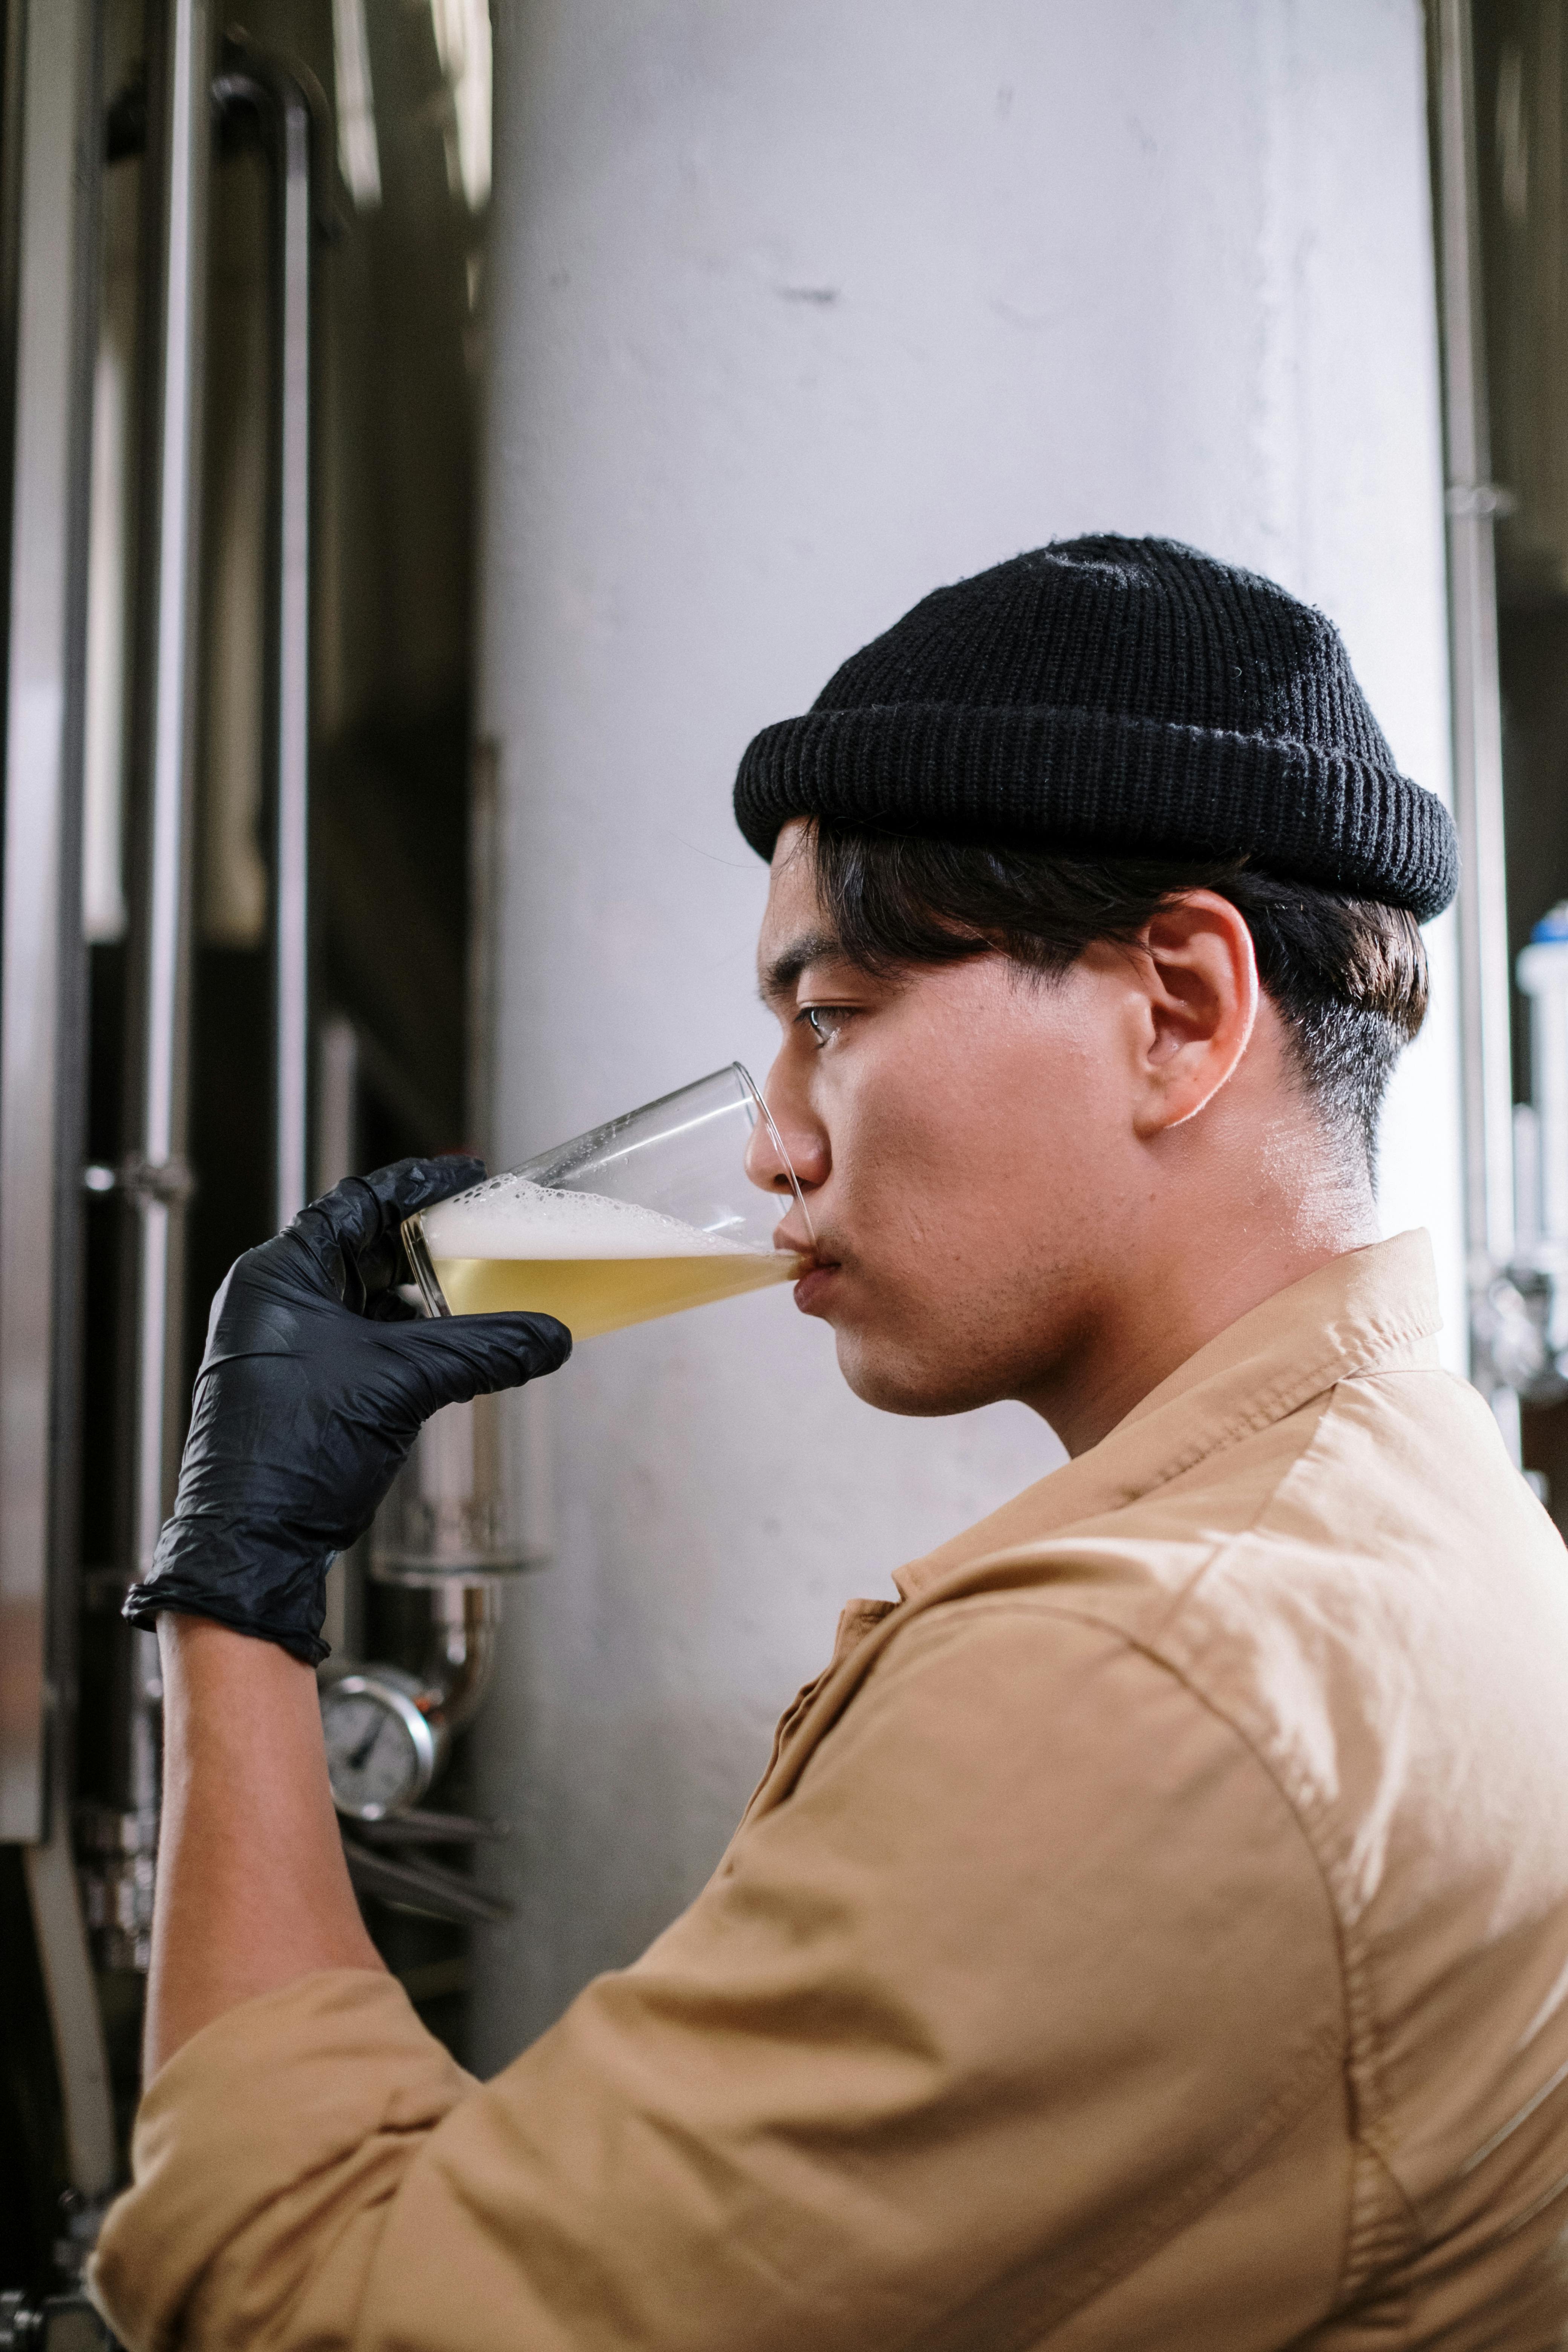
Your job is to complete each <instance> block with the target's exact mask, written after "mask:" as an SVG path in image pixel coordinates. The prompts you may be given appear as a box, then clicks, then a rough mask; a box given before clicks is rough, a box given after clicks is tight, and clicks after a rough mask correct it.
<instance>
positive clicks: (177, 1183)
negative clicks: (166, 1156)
mask: <svg viewBox="0 0 1568 2352" xmlns="http://www.w3.org/2000/svg"><path fill="white" fill-rule="evenodd" d="M81 1181H82V1187H83V1190H84V1191H86V1192H93V1193H96V1194H98V1195H99V1196H100V1198H101V1197H102V1195H103V1194H104V1193H106V1192H120V1193H122V1194H123V1195H124V1197H125V1198H126V1199H127V1200H128V1201H130V1202H132V1203H133V1204H134V1205H135V1206H136V1207H138V1208H142V1207H144V1206H145V1205H146V1204H147V1203H148V1202H156V1203H157V1205H158V1206H159V1207H160V1208H163V1209H178V1208H183V1207H184V1204H185V1202H187V1201H188V1200H189V1199H190V1198H191V1196H192V1194H193V1193H194V1192H195V1189H196V1178H195V1170H194V1169H193V1168H192V1166H191V1164H190V1162H189V1160H181V1159H179V1158H174V1159H172V1160H149V1159H146V1158H144V1157H143V1156H142V1154H140V1153H137V1152H132V1153H130V1154H129V1155H128V1156H127V1157H126V1158H125V1159H123V1160H121V1162H120V1165H119V1166H118V1167H117V1168H110V1167H109V1166H107V1165H106V1164H105V1163H104V1162H103V1161H102V1160H93V1161H92V1162H91V1163H90V1164H89V1166H88V1167H86V1168H84V1169H83V1170H82V1171H81Z"/></svg>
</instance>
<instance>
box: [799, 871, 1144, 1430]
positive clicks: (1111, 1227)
mask: <svg viewBox="0 0 1568 2352" xmlns="http://www.w3.org/2000/svg"><path fill="white" fill-rule="evenodd" d="M759 967H760V970H761V973H762V978H763V994H764V997H765V998H766V1001H767V1002H768V1003H769V1004H770V1005H771V1007H772V1008H773V1011H774V1012H775V1013H776V1014H777V1016H778V1019H779V1024H780V1026H781V1028H782V1030H783V1033H784V1039H783V1044H782V1045H781V1047H780V1050H779V1054H778V1057H777V1059H776V1061H775V1062H774V1064H773V1068H772V1070H771V1072H770V1074H769V1076H768V1082H767V1087H766V1089H765V1091H766V1095H767V1099H768V1104H769V1108H771V1110H772V1112H773V1118H774V1119H775V1120H776V1122H777V1124H778V1127H779V1129H780V1132H781V1134H782V1136H783V1138H784V1144H785V1147H786V1149H787V1150H788V1151H789V1154H790V1157H791V1159H792V1160H793V1161H794V1164H795V1170H796V1172H797V1173H798V1175H799V1177H800V1180H801V1182H802V1186H803V1188H804V1190H805V1195H806V1199H807V1202H808V1203H809V1206H810V1212H811V1219H812V1223H813V1226H814V1227H815V1230H816V1243H817V1255H818V1265H817V1266H816V1269H815V1270H814V1271H812V1272H809V1273H808V1274H807V1275H806V1276H805V1278H804V1279H803V1280H802V1282H801V1283H800V1284H799V1285H798V1286H797V1289H796V1293H795V1296H796V1299H797V1302H798V1304H799V1306H800V1307H801V1308H802V1310H803V1311H804V1312H805V1314H808V1315H816V1316H820V1317H821V1318H822V1319H823V1320H824V1321H825V1322H826V1323H830V1324H831V1325H832V1326H833V1329H834V1333H835V1336H836V1339H837V1349H838V1361H839V1365H840V1368H841V1370H843V1373H844V1376H845V1378H846V1379H847V1381H848V1382H849V1385H850V1387H851V1388H852V1389H853V1390H854V1391H855V1392H856V1393H857V1395H858V1396H862V1397H864V1398H865V1399H866V1400H867V1401H868V1402H869V1403H871V1404H875V1405H879V1406H881V1407H882V1408H883V1409H884V1410H886V1411H889V1412H907V1413H946V1412H965V1411H967V1410H969V1409H970V1408H971V1407H973V1406H975V1405H980V1404H985V1403H988V1402H992V1401H993V1400H994V1399H996V1398H999V1397H1016V1396H1020V1395H1023V1396H1027V1395H1028V1394H1029V1393H1030V1391H1038V1390H1039V1389H1040V1387H1041V1385H1042V1383H1046V1384H1048V1383H1049V1381H1050V1379H1051V1377H1052V1375H1053V1373H1055V1372H1057V1371H1058V1370H1060V1369H1061V1368H1062V1367H1063V1366H1064V1364H1065V1363H1067V1362H1068V1361H1070V1360H1071V1359H1072V1358H1073V1356H1074V1355H1075V1353H1076V1351H1077V1349H1078V1346H1079V1341H1080V1339H1081V1336H1082V1335H1083V1333H1084V1332H1085V1331H1086V1330H1087V1329H1088V1328H1089V1326H1090V1325H1092V1324H1093V1323H1094V1321H1095V1319H1096V1318H1097V1317H1098V1316H1099V1315H1100V1311H1101V1297H1102V1293H1107V1292H1109V1291H1113V1290H1114V1288H1115V1283H1114V1279H1108V1276H1109V1275H1110V1271H1111V1269H1112V1268H1113V1267H1114V1263H1115V1257H1116V1253H1117V1249H1118V1237H1119V1235H1120V1234H1123V1233H1127V1232H1130V1231H1131V1228H1132V1227H1133V1226H1135V1224H1136V1222H1137V1220H1138V1216H1139V1212H1140V1206H1141V1203H1142V1201H1143V1200H1144V1199H1146V1197H1147V1190H1148V1183H1149V1174H1150V1171H1149V1170H1148V1168H1147V1166H1146V1165H1145V1164H1143V1160H1142V1154H1141V1150H1140V1147H1139V1141H1138V1138H1137V1136H1136V1134H1135V1131H1134V1129H1135V1124H1136V1122H1135V1117H1134V1108H1135V1104H1134V1097H1135V1093H1136V1087H1137V1054H1136V1052H1135V1051H1134V1050H1133V1046H1134V1044H1135V1041H1136V1038H1137V1036H1138V1035H1139V1034H1141V1033H1140V1032H1139V1028H1138V1024H1139V1022H1140V1020H1141V1018H1142V1013H1141V1007H1142V1002H1143V998H1142V995H1141V993H1140V991H1139V986H1138V982H1137V975H1136V971H1135V969H1134V966H1133V964H1132V962H1131V961H1130V959H1129V958H1128V956H1127V954H1126V953H1125V952H1124V951H1122V950H1116V949H1105V950H1099V949H1090V950H1089V952H1088V953H1087V954H1086V955H1085V956H1084V957H1082V958H1080V959H1079V962H1077V963H1076V964H1074V965H1073V966H1072V967H1071V969H1070V970H1069V971H1068V972H1067V973H1066V974H1064V975H1063V976H1062V977H1061V978H1060V979H1059V980H1051V981H1042V980H1039V979H1037V978H1036V977H1034V976H1033V975H1031V974H1029V973H1027V972H1026V971H1020V970H1019V968H1018V967H1017V966H1016V965H1014V964H1012V963H1009V962H1008V961H1006V959H1005V958H1004V957H1002V956H1000V955H995V954H984V955H980V956H976V957H973V958H971V959H968V960H966V961H963V962H959V963H953V964H947V965H938V966H921V967H920V968H917V969H915V970H913V971H906V972H901V973H899V974H897V975H894V976H891V977H888V978H872V977H869V976H868V974H866V973H865V972H863V971H859V970H858V968H857V967H856V966H855V965H853V964H851V963H850V962H849V961H847V959H846V958H845V957H844V956H843V955H842V954H840V953H839V952H837V949H836V946H835V943H834V941H833V940H832V939H831V937H830V936H829V935H828V934H827V930H826V924H825V919H824V916H823V913H822V909H821V908H820V907H819V905H818V903H817V898H816V887H815V881H814V876H813V868H812V861H811V857H810V854H809V837H808V835H806V832H805V827H804V826H802V825H800V824H792V825H791V826H789V827H788V828H786V831H785V833H784V835H783V836H782V837H781V840H780V843H779V846H778V849H777V851H776V852H775V855H774V858H773V876H772V885H771V888H770V891H769V897H768V907H767V913H766V915H765V917H764V919H763V932H762V940H761V943H760V948H759ZM767 1150H768V1147H767V1144H766V1142H765V1139H759V1143H758V1146H757V1148H756V1150H754V1152H753V1173H754V1174H756V1175H757V1176H758V1178H759V1180H760V1181H767V1177H768V1174H769V1172H770V1171H768V1170H767V1169H766V1168H765V1167H763V1165H762V1164H761V1158H763V1157H765V1155H766V1152H767ZM759 1155H760V1156H759ZM798 1224H799V1212H798V1210H795V1211H792V1213H791V1217H790V1220H789V1221H787V1222H786V1225H785V1228H784V1231H785V1234H786V1236H788V1237H791V1238H799V1239H801V1240H803V1241H804V1239H805V1236H804V1234H798V1235H797V1234H796V1228H797V1226H798Z"/></svg>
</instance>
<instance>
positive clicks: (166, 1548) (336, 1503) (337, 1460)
mask: <svg viewBox="0 0 1568 2352" xmlns="http://www.w3.org/2000/svg"><path fill="white" fill-rule="evenodd" d="M483 1174H484V1165H483V1162H482V1161H480V1160H458V1159H452V1160H399V1161H398V1162H397V1164H396V1166H395V1167H393V1168H379V1169H377V1171H376V1172H375V1174H374V1176H363V1177H360V1176H351V1177H349V1178H348V1179H347V1181H345V1182H344V1183H342V1184H339V1185H336V1186H334V1188H333V1190H332V1191H331V1192H328V1193H326V1194H325V1195H324V1196H323V1197H322V1199H321V1200H320V1201H315V1202H312V1203H311V1205H310V1207H309V1208H308V1209H304V1210H301V1212H300V1214H299V1216H297V1217H296V1218H295V1220H294V1222H293V1223H292V1224H291V1225H289V1227H288V1228H287V1230H286V1231H285V1232H283V1233H280V1234H279V1235H278V1236H277V1238H276V1240H274V1241H269V1242H264V1243H263V1244H261V1246H260V1248H259V1249H253V1250H247V1252H246V1254H245V1255H244V1256H243V1257H242V1258H239V1259H237V1261H236V1262H235V1264H234V1265H232V1266H231V1267H230V1268H229V1270H228V1273H227V1275H226V1276H225V1278H224V1283H223V1286H222V1288H221V1289H220V1290H219V1292H218V1294H217V1297H216V1298H215V1299H214V1300H213V1307H212V1316H211V1319H210V1320H209V1322H208V1325H207V1344H206V1353H205V1355H204V1356H203V1358H202V1368H201V1370H200V1371H199V1372H198V1373H197V1375H196V1387H195V1398H194V1400H193V1402H192V1408H191V1429H190V1435H189V1436H188V1437H187V1438H186V1440H185V1451H184V1459H183V1460H182V1462H181V1464H180V1486H179V1492H178V1494H177V1496H175V1499H174V1517H173V1518H172V1519H170V1520H169V1522H168V1524H167V1525H166V1526H165V1528H164V1529H163V1534H162V1535H161V1536H160V1537H159V1538H158V1549H157V1550H156V1552H155V1553H154V1554H153V1567H152V1570H151V1573H150V1574H149V1575H148V1577H147V1578H146V1580H145V1581H144V1582H143V1583H141V1584H133V1585H132V1588H131V1591H129V1593H128V1594H127V1595H126V1600H125V1614H126V1616H127V1617H129V1618H130V1620H131V1622H132V1624H133V1625H150V1624H151V1623H152V1622H153V1619H154V1618H155V1617H156V1616H157V1614H158V1612H159V1611H160V1610H161V1609H180V1610H184V1611H186V1612H189V1613H190V1614H192V1615H194V1616H197V1617H216V1619H217V1621H218V1622H219V1623H220V1624H222V1625H232V1626H234V1627H235V1628H236V1629H237V1631H238V1632H239V1633H255V1634H257V1635H258V1636H259V1637H260V1638H261V1639H262V1640H264V1641H268V1642H277V1643H280V1644H281V1646H282V1647H283V1648H284V1649H285V1650H289V1651H291V1652H292V1653H293V1654H294V1656H295V1657H297V1658H300V1659H302V1660H303V1661H304V1662H305V1664H307V1665H312V1666H313V1665H318V1664H320V1663H321V1660H322V1659H323V1658H324V1657H325V1656H326V1654H327V1645H326V1643H324V1642H323V1641H322V1640H321V1621H322V1618H323V1617H324V1616H325V1614H326V1594H325V1585H326V1575H327V1570H328V1569H329V1568H330V1567H331V1564H332V1560H333V1559H334V1557H335V1556H336V1554H337V1553H339V1552H340V1551H342V1550H344V1549H346V1548H347V1547H348V1546H349V1545H350V1544H352V1543H353V1541H354V1540H355V1538H356V1537H359V1536H362V1535H363V1533H364V1531H365V1529H366V1528H368V1527H369V1525H370V1523H371V1520H372V1518H373V1517H374V1515H375V1509H376V1506H377V1504H378V1503H379V1502H380V1501H381V1498H382V1496H384V1494H385V1492H386V1490H387V1488H388V1487H389V1486H391V1484H392V1481H393V1479H394V1477H395V1475H396V1473H397V1471H398V1470H399V1468H400V1467H401V1466H402V1465H403V1463H404V1461H405V1459H406V1457H407V1454H408V1449H409V1447H410V1446H411V1445H412V1444H413V1443H414V1440H415V1437H416V1434H417V1433H418V1429H419V1425H420V1423H422V1422H425V1421H427V1420H428V1419H429V1417H430V1415H431V1414H432V1413H433V1412H437V1411H438V1410H439V1408H440V1407H441V1406H442V1405H444V1404H458V1403H461V1402H466V1401H467V1400H468V1398H469V1397H476V1396H479V1395H481V1394H483V1393H484V1392H485V1391H489V1390H491V1389H510V1388H519V1387H521V1384H522V1382H523V1381H530V1380H533V1379H534V1378H535V1377H536V1376H537V1375H538V1374H539V1373H541V1372H552V1371H554V1370H555V1368H556V1366H557V1365H558V1364H563V1363H564V1362H565V1360H566V1358H567V1357H568V1356H569V1355H570V1354H571V1352H572V1335H571V1333H570V1332H569V1331H568V1330H567V1329H566V1327H565V1325H564V1324H562V1323H557V1322H556V1320H555V1319H554V1318H553V1316H550V1315H454V1316H447V1317H444V1318H440V1319H439V1320H431V1321H428V1322H426V1321H424V1320H422V1319H421V1318H419V1317H418V1316H417V1315H416V1313H415V1310H414V1309H413V1307H409V1306H407V1305H406V1304H405V1302H404V1300H402V1299H401V1298H399V1297H398V1296H397V1294H396V1292H395V1290H394V1289H393V1287H392V1285H393V1283H394V1281H395V1278H396V1274H397V1268H398V1265H399V1261H400V1258H401V1254H402V1245H401V1242H400V1238H399V1228H400V1227H401V1225H402V1223H403V1220H404V1218H405V1217H408V1216H412V1215H413V1214H414V1213H415V1211H416V1210H417V1209H427V1208H429V1207H430V1205H431V1203H432V1202H436V1201H444V1200H446V1199H447V1196H448V1194H450V1193H453V1192H462V1191H463V1190H464V1188H465V1187H466V1186H468V1185H469V1184H473V1183H477V1182H478V1181H479V1178H480V1177H481V1176H482V1175H483Z"/></svg>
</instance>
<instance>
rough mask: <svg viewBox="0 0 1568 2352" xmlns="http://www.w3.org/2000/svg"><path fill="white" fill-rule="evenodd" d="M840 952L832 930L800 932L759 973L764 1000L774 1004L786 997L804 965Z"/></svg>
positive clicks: (818, 961)
mask: <svg viewBox="0 0 1568 2352" xmlns="http://www.w3.org/2000/svg"><path fill="white" fill-rule="evenodd" d="M842 953H843V950H842V949H841V948H840V946H839V944H838V941H837V940H836V939H835V937H834V935H833V933H832V932H831V931H802V932H801V934H800V936H799V938H798V939H794V940H791V941H790V943H789V945H788V947H787V948H784V949H782V950H780V952H779V953H778V954H777V955H776V956H774V957H773V958H772V959H771V961H769V962H768V963H766V964H764V966H763V970H762V972H761V973H760V975H759V978H760V981H761V989H760V993H761V996H762V1000H763V1003H764V1004H773V1003H777V1001H778V999H779V998H780V997H781V996H787V995H788V994H789V993H790V991H791V990H792V989H793V988H794V986H795V982H796V981H797V980H798V979H799V978H800V976H801V973H802V972H803V971H805V969H806V967H807V965H809V964H814V963H820V962H821V961H822V960H823V958H824V957H825V956H836V955H841V954H842Z"/></svg>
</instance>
